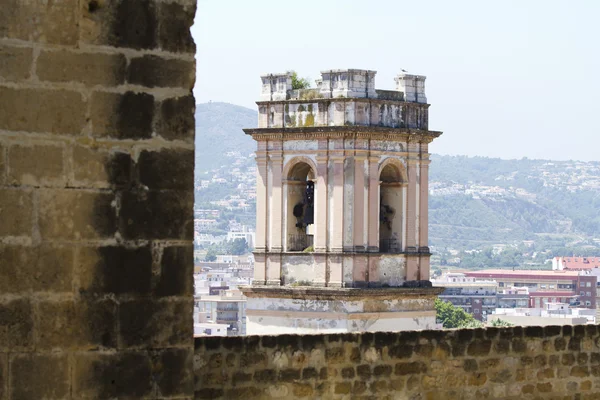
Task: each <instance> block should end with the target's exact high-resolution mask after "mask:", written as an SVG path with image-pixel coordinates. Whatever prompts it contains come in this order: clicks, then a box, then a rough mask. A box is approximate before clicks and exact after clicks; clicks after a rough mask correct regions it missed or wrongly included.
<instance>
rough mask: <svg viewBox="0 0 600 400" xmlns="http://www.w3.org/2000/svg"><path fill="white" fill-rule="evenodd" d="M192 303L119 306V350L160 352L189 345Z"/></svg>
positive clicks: (140, 302)
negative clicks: (150, 349) (142, 349)
mask: <svg viewBox="0 0 600 400" xmlns="http://www.w3.org/2000/svg"><path fill="white" fill-rule="evenodd" d="M192 312H193V302H192V300H191V298H190V300H183V301H182V300H177V301H168V302H167V301H155V300H133V301H127V302H121V305H120V307H119V324H120V325H119V326H120V332H119V347H120V348H130V347H136V348H159V347H170V346H179V345H185V344H191V343H192V339H193V326H192V318H190V317H191V315H192Z"/></svg>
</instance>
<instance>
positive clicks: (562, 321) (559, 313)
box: [487, 303, 596, 326]
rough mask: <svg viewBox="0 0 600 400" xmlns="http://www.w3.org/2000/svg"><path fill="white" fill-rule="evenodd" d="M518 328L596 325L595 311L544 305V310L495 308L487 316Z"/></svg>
mask: <svg viewBox="0 0 600 400" xmlns="http://www.w3.org/2000/svg"><path fill="white" fill-rule="evenodd" d="M496 319H501V320H503V321H506V322H509V323H511V324H513V325H518V326H547V325H585V324H595V323H596V310H594V309H589V308H573V307H570V306H569V304H567V303H546V305H545V307H544V308H497V309H496V311H495V312H494V313H493V314H491V315H488V317H487V320H488V322H490V321H492V320H496Z"/></svg>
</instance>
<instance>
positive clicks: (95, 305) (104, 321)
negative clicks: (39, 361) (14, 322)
mask: <svg viewBox="0 0 600 400" xmlns="http://www.w3.org/2000/svg"><path fill="white" fill-rule="evenodd" d="M116 313H117V305H116V303H115V302H114V301H113V300H93V299H82V300H78V301H77V302H75V301H56V302H53V301H45V302H42V303H40V304H39V306H38V317H37V320H38V325H37V328H38V333H37V335H36V349H45V350H51V349H56V348H62V349H79V350H92V349H97V348H116V347H117V334H116Z"/></svg>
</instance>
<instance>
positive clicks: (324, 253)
mask: <svg viewBox="0 0 600 400" xmlns="http://www.w3.org/2000/svg"><path fill="white" fill-rule="evenodd" d="M252 254H254V255H256V254H261V255H264V256H268V255H284V256H311V255H315V256H336V257H337V256H369V257H379V256H388V257H392V256H404V257H407V256H408V257H416V256H431V254H432V253H431V252H429V251H427V252H426V251H400V252H398V253H381V252H374V251H311V252H307V253H304V252H303V251H256V250H255V251H253V252H252Z"/></svg>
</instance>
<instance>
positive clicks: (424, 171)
mask: <svg viewBox="0 0 600 400" xmlns="http://www.w3.org/2000/svg"><path fill="white" fill-rule="evenodd" d="M429 163H430V161H429V153H428V144H427V143H421V162H420V164H419V168H420V170H419V253H422V255H421V256H420V259H419V279H420V280H429V276H430V259H429Z"/></svg>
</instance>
